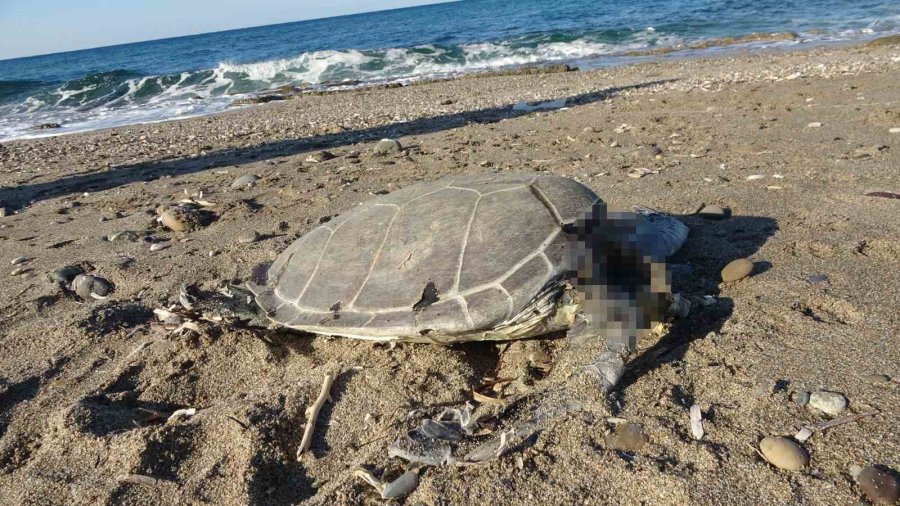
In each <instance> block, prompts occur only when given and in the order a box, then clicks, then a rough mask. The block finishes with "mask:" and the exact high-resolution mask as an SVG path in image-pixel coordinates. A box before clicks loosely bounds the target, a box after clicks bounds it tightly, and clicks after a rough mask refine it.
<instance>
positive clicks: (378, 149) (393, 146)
mask: <svg viewBox="0 0 900 506" xmlns="http://www.w3.org/2000/svg"><path fill="white" fill-rule="evenodd" d="M373 151H374V152H375V154H378V155H386V154H389V153H399V152H400V151H403V146H401V145H400V142H398V141H396V140H394V139H381V140H380V141H378V144H376V145H375V147H374V148H373Z"/></svg>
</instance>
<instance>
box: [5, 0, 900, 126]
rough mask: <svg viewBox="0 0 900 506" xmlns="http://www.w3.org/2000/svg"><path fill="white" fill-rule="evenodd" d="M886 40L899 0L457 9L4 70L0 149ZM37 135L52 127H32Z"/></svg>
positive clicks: (525, 3) (616, 1)
mask: <svg viewBox="0 0 900 506" xmlns="http://www.w3.org/2000/svg"><path fill="white" fill-rule="evenodd" d="M235 16H240V13H238V12H236V13H235ZM896 33H900V2H897V1H896V0H887V1H885V0H862V1H860V0H854V1H849V0H848V1H844V0H802V1H797V0H755V1H749V2H748V1H735V0H608V1H602V2H601V1H591V0H555V1H547V0H464V1H461V2H452V3H446V4H437V5H429V6H423V7H412V8H406V9H397V10H390V11H381V12H374V13H366V14H357V15H351V16H341V17H335V18H327V19H317V20H311V21H300V22H295V23H285V24H279V25H270V26H262V27H256V28H247V29H241V30H232V31H227V32H217V33H209V34H203V35H194V36H188V37H178V38H172V39H164V40H155V41H149V42H141V43H135V44H124V45H118V46H111V47H103V48H97V49H89V50H82V51H73V52H67V53H58V54H51V55H45V56H35V57H28V58H18V59H12V60H3V61H0V141H4V140H10V139H17V138H24V137H37V136H44V135H57V134H62V133H69V132H77V131H84V130H94V129H99V128H107V127H113V126H120V125H128V124H136V123H146V122H154V121H163V120H168V119H174V118H182V117H190V116H198V115H204V114H212V113H216V112H219V111H222V110H225V109H226V108H228V107H229V106H230V105H231V104H232V102H233V101H234V100H235V99H238V98H242V97H246V96H248V95H254V94H260V93H264V92H266V91H267V90H273V89H276V88H279V87H282V86H293V87H303V88H308V89H311V90H314V89H321V88H325V87H333V86H342V87H352V86H366V85H371V84H379V83H387V82H395V81H399V82H409V81H414V80H417V79H423V78H432V77H444V76H453V75H459V74H463V73H467V72H476V71H481V70H485V69H497V68H504V67H514V66H521V65H542V64H550V63H569V64H573V65H575V66H578V67H580V68H596V67H601V66H606V65H617V64H623V63H628V62H630V61H634V60H635V59H637V58H644V59H645V58H672V57H678V56H682V55H685V54H696V53H700V54H704V53H709V52H723V51H736V50H741V51H747V50H751V51H752V50H761V49H766V48H772V47H794V46H801V45H815V44H829V43H837V42H842V41H853V40H861V39H866V38H875V37H880V36H885V35H891V34H896ZM43 124H58V125H60V126H61V128H50V129H44V130H36V129H34V127H36V126H38V125H43Z"/></svg>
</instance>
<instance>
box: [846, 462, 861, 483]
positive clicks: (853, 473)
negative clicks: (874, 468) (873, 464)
mask: <svg viewBox="0 0 900 506" xmlns="http://www.w3.org/2000/svg"><path fill="white" fill-rule="evenodd" d="M847 471H848V472H849V473H850V477H851V478H853V479H854V480H857V481H859V475H860V474H862V471H863V468H862V466H858V465H856V464H851V465H850V468H849V469H848V470H847Z"/></svg>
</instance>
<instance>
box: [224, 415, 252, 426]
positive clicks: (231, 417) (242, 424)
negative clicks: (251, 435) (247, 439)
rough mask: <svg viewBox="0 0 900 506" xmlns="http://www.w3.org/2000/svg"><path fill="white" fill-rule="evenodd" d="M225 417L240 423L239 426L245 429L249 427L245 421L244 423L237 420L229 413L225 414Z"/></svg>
mask: <svg viewBox="0 0 900 506" xmlns="http://www.w3.org/2000/svg"><path fill="white" fill-rule="evenodd" d="M225 417H226V418H230V419H231V420H234V422H235V423H236V424H238V425H240V426H241V428H243V429H244V430H247V429H248V428H249V427H247V424H246V423H244V422H242V421H240V420H238V419H237V418H235V417H233V416H231V415H225Z"/></svg>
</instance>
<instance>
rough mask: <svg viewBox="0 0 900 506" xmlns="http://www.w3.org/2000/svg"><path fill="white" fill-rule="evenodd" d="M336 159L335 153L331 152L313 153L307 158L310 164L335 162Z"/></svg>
mask: <svg viewBox="0 0 900 506" xmlns="http://www.w3.org/2000/svg"><path fill="white" fill-rule="evenodd" d="M334 158H337V157H336V156H334V153H332V152H330V151H319V152H318V153H313V154H311V155H309V156H308V157H306V161H307V162H310V163H322V162H326V161H328V160H333V159H334Z"/></svg>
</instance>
